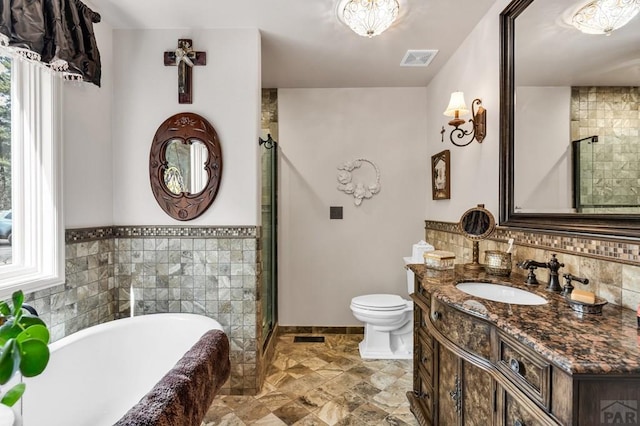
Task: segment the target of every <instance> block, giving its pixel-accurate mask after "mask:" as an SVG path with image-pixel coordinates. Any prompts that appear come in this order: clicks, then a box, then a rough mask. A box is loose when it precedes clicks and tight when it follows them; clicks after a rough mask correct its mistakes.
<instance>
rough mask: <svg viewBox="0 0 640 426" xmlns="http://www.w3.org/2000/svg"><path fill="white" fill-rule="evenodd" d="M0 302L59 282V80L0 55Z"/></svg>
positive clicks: (23, 61) (61, 252)
mask: <svg viewBox="0 0 640 426" xmlns="http://www.w3.org/2000/svg"><path fill="white" fill-rule="evenodd" d="M0 53H1V54H0V297H1V298H5V297H6V296H8V295H10V294H11V293H12V292H13V291H15V290H17V289H22V290H23V291H25V292H28V291H35V290H39V289H43V288H46V287H49V286H52V285H56V284H60V283H62V282H63V281H64V228H63V224H62V211H61V207H62V197H61V182H62V180H61V166H60V164H61V147H60V145H61V128H60V123H61V120H60V113H61V105H62V102H61V81H60V77H58V76H57V75H56V74H55V73H53V72H51V71H50V70H48V69H47V68H46V67H44V66H43V65H41V64H40V63H38V62H34V61H28V60H26V59H23V58H20V57H19V56H18V55H14V54H13V53H10V52H9V51H3V52H0Z"/></svg>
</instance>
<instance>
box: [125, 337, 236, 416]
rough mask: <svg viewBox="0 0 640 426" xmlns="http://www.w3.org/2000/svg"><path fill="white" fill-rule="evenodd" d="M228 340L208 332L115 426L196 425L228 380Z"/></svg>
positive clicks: (229, 367) (229, 369)
mask: <svg viewBox="0 0 640 426" xmlns="http://www.w3.org/2000/svg"><path fill="white" fill-rule="evenodd" d="M230 372H231V363H230V361H229V339H228V338H227V335H226V334H225V333H224V332H223V331H222V330H209V331H208V332H206V333H205V334H204V335H203V336H202V337H201V338H200V340H198V342H196V343H195V344H194V345H193V346H192V347H191V349H189V350H188V351H187V352H186V353H185V354H184V356H183V357H182V358H181V359H180V361H178V362H177V363H176V365H175V366H174V367H173V368H172V369H171V370H170V371H169V372H168V373H167V374H166V375H165V376H164V377H163V378H162V379H161V380H160V381H159V382H158V383H157V384H156V385H155V386H154V387H153V389H151V390H150V391H149V393H147V394H146V395H145V396H144V397H143V398H142V399H141V400H140V402H138V403H137V404H136V405H134V406H133V407H132V408H131V409H130V410H129V411H128V412H127V413H126V414H125V415H124V416H123V417H122V418H121V419H120V420H118V422H117V423H116V424H115V425H114V426H197V425H200V423H201V422H202V419H203V418H204V415H205V414H206V413H207V410H208V409H209V406H210V405H211V402H212V401H213V398H214V397H215V396H216V394H217V393H218V391H219V390H220V388H221V387H222V385H223V384H224V382H226V381H227V379H228V378H229V374H230Z"/></svg>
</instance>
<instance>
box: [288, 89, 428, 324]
mask: <svg viewBox="0 0 640 426" xmlns="http://www.w3.org/2000/svg"><path fill="white" fill-rule="evenodd" d="M425 97H426V89H425V88H365V89H281V90H279V91H278V116H279V136H280V140H279V142H280V148H281V150H280V153H279V154H280V162H279V167H280V187H279V188H280V192H279V195H278V197H279V212H278V216H279V218H278V220H279V228H278V268H279V269H278V322H279V323H280V324H281V325H285V326H287V325H296V326H305V325H316V326H346V325H361V323H360V322H358V321H357V320H356V319H355V318H354V317H353V315H352V313H351V310H350V309H349V303H350V300H351V298H352V297H354V296H357V295H362V294H369V293H395V294H401V295H403V296H405V297H406V296H407V284H406V274H405V271H404V269H403V267H404V264H403V261H402V257H403V256H410V255H411V246H412V244H413V243H415V242H417V241H418V240H420V239H421V238H422V237H423V235H424V214H423V212H424V199H425V194H426V193H427V191H428V189H429V188H430V186H428V184H429V176H430V166H429V159H428V157H427V149H426V143H425V139H426V136H427V132H426V130H427V127H426V103H425ZM357 158H366V159H368V160H371V161H373V162H374V163H376V164H377V166H378V168H379V169H380V174H381V187H382V189H381V191H380V193H378V194H377V195H374V197H373V198H371V199H368V200H364V201H363V203H362V205H361V206H359V207H356V206H354V199H353V197H352V196H350V195H347V194H345V193H343V192H340V191H338V190H337V185H338V182H337V180H336V176H337V173H338V170H337V167H338V166H339V165H340V164H342V163H344V162H346V161H350V160H355V159H357ZM353 176H354V178H355V179H361V180H362V181H365V182H367V183H368V182H369V181H371V183H373V182H374V180H373V178H374V172H373V171H372V170H370V169H369V168H368V166H367V165H363V166H362V167H361V168H360V169H358V170H356V171H354V172H353ZM330 206H343V207H344V219H343V220H330V219H329V207H330Z"/></svg>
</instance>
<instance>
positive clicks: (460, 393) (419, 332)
mask: <svg viewBox="0 0 640 426" xmlns="http://www.w3.org/2000/svg"><path fill="white" fill-rule="evenodd" d="M430 305H431V299H430V297H429V296H428V294H422V295H421V296H420V299H419V302H418V303H414V324H418V326H417V327H414V376H413V377H414V388H413V392H408V393H407V396H408V398H409V400H410V403H411V410H412V412H413V413H414V415H415V416H416V419H417V420H418V422H419V423H420V424H421V425H447V426H449V425H451V426H454V425H458V426H461V425H477V426H487V425H491V424H493V423H494V420H493V417H494V403H495V400H494V396H495V392H494V390H495V382H494V380H493V379H492V378H491V375H490V374H489V373H488V372H487V371H485V370H484V369H482V368H481V367H478V366H477V365H475V364H473V363H470V362H467V361H465V360H463V359H462V358H461V357H460V356H459V355H458V354H456V353H455V352H454V351H455V350H456V348H455V346H453V345H443V344H441V343H439V342H438V341H437V340H436V339H435V338H434V336H433V335H432V333H431V332H430V331H429V326H428V325H427V323H428V322H430V321H433V320H430V316H431V310H430ZM435 306H437V309H440V310H443V311H444V307H443V306H441V305H440V304H439V303H438V302H437V301H436V302H435ZM449 313H450V312H448V311H447V312H445V313H444V314H443V316H442V317H440V318H439V319H440V320H443V324H444V325H445V326H446V327H449V325H447V324H449V321H448V319H447V318H448V315H447V314H449ZM457 319H460V318H457ZM461 335H462V338H463V339H464V333H461ZM480 341H482V339H480ZM485 343H486V344H487V345H488V343H489V342H488V341H486V342H485Z"/></svg>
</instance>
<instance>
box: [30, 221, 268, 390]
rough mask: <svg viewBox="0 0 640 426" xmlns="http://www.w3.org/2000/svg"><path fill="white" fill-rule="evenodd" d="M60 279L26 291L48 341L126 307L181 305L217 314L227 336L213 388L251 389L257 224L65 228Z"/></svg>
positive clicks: (256, 350) (258, 358)
mask: <svg viewBox="0 0 640 426" xmlns="http://www.w3.org/2000/svg"><path fill="white" fill-rule="evenodd" d="M66 241H67V244H66V271H65V273H66V283H65V284H63V285H59V286H56V287H54V288H50V289H47V290H43V291H39V292H35V293H31V294H28V295H27V296H26V300H27V303H30V304H32V305H33V306H34V307H35V308H36V309H37V310H38V313H39V314H40V316H41V317H42V319H43V320H44V321H45V322H46V323H47V324H48V325H49V326H50V329H51V333H52V341H55V340H58V339H60V338H62V337H65V336H67V335H69V334H71V333H73V332H75V331H78V330H81V329H83V328H87V327H90V326H92V325H96V324H100V323H104V322H107V321H111V320H114V319H117V318H121V317H126V316H129V315H130V313H131V311H130V308H131V306H130V298H129V295H130V291H131V289H133V293H134V297H135V299H134V300H135V305H134V314H135V315H143V314H150V313H159V312H188V313H197V314H202V315H207V316H209V317H212V318H214V319H216V320H218V321H219V322H220V323H221V324H222V325H223V327H224V330H225V332H226V333H227V335H228V336H229V340H230V344H231V354H230V358H231V365H232V371H231V377H230V379H229V381H228V382H227V383H226V384H225V385H224V387H223V389H222V390H221V393H226V394H246V395H252V394H255V393H256V392H257V391H258V390H259V388H260V384H261V382H259V377H258V373H257V371H258V370H264V368H265V367H264V363H263V362H262V358H263V357H262V348H261V347H260V345H259V344H258V343H257V342H258V341H259V339H260V338H261V336H259V333H260V331H261V330H260V329H259V328H258V327H257V326H256V324H257V321H258V318H259V311H258V309H257V306H258V304H259V302H260V292H259V290H258V286H257V283H258V282H259V279H260V266H259V265H260V256H261V253H260V250H261V248H260V244H259V241H260V229H259V228H257V227H215V228H196V227H103V228H91V229H76V230H68V231H67V233H66Z"/></svg>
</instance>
